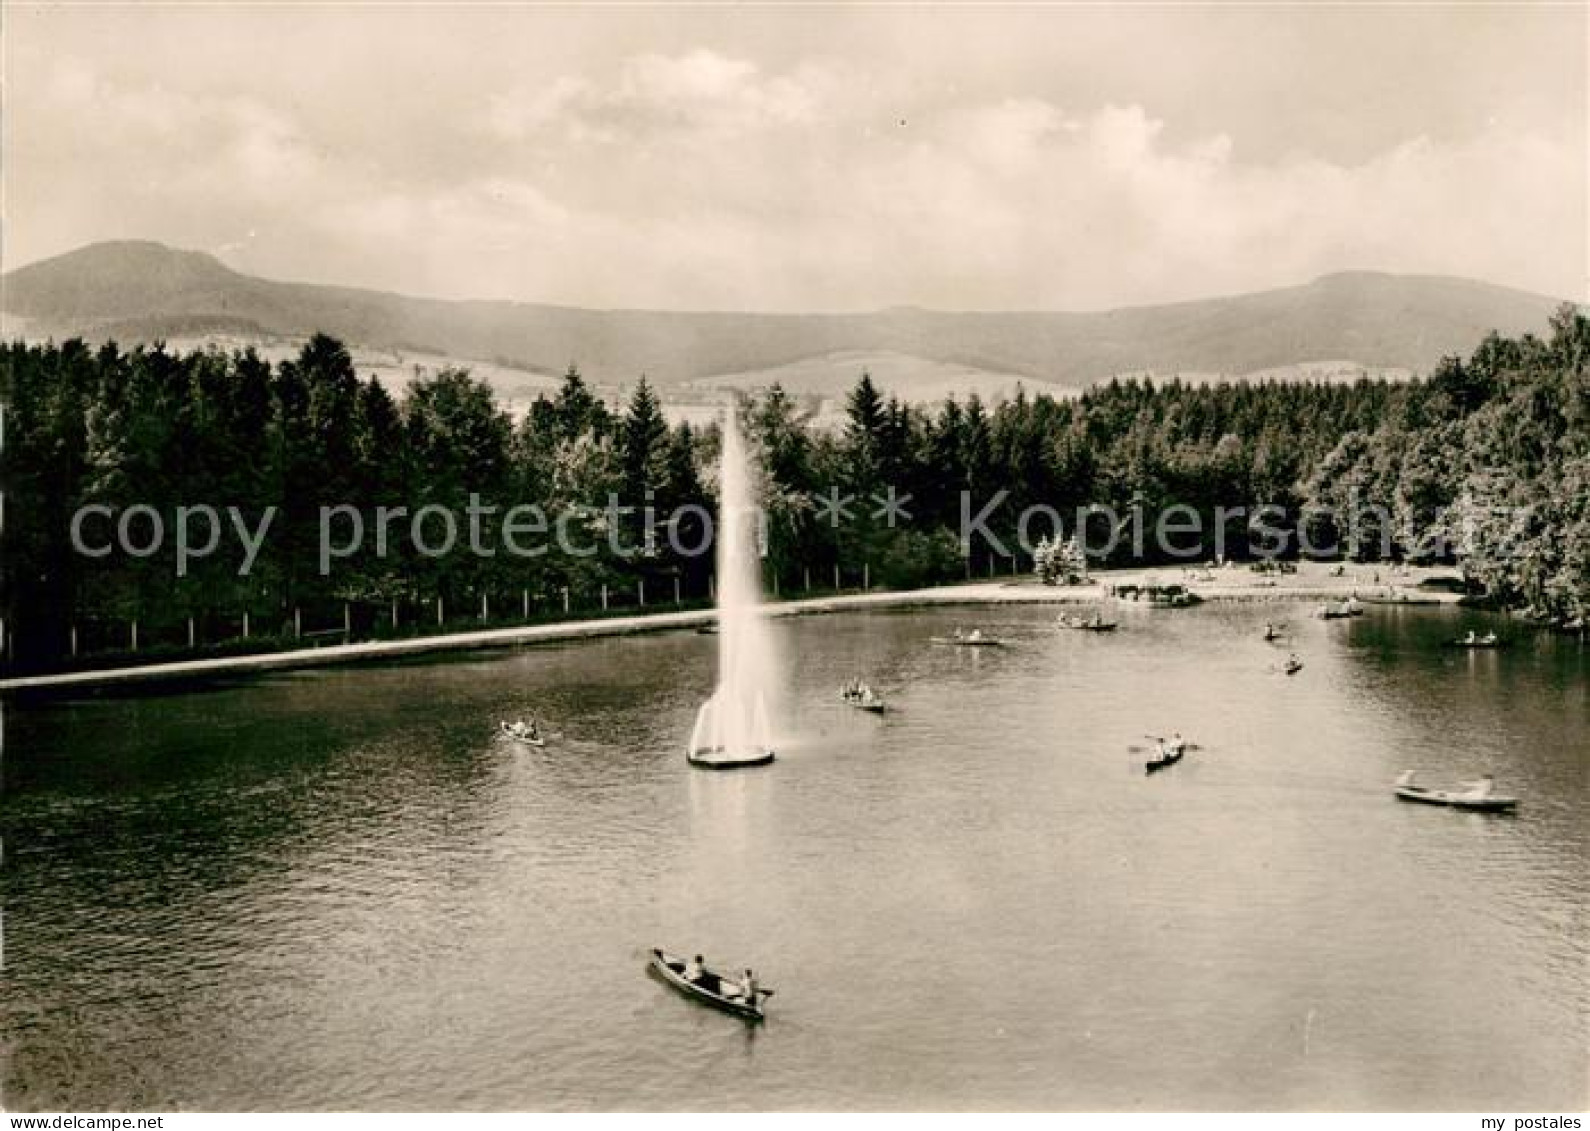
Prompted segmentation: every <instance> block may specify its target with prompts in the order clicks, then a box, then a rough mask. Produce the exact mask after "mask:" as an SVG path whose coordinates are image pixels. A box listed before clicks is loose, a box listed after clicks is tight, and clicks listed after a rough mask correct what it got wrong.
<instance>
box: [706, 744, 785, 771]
mask: <svg viewBox="0 0 1590 1131" xmlns="http://www.w3.org/2000/svg"><path fill="white" fill-rule="evenodd" d="M773 757H774V755H773V751H771V750H768V749H766V748H756V749H751V750H747V751H745V752H744V753H743V754H736V755H731V754H729V752H728V751H727V750H725V749H724V748H723V747H721V746H719V747H715V748H713V749H706V748H702V749H700V750H687V751H685V761H687V762H689V763H690V764H691V765H692V766H695V767H697V768H699V769H703V770H742V769H747V768H749V767H751V766H766V765H768V764H770V763H771V762H772V761H773Z"/></svg>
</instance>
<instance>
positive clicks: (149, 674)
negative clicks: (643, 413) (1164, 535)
mask: <svg viewBox="0 0 1590 1131" xmlns="http://www.w3.org/2000/svg"><path fill="white" fill-rule="evenodd" d="M1210 572H1211V573H1213V575H1214V578H1215V579H1214V580H1212V581H1198V580H1190V579H1189V578H1188V577H1187V576H1186V571H1184V570H1181V569H1169V568H1160V569H1147V570H1144V569H1124V570H1111V571H1107V572H1100V573H1096V574H1094V578H1095V580H1094V582H1093V583H1092V584H1089V585H1072V586H1049V585H1043V584H1041V583H1040V582H1038V581H1037V580H1036V579H1034V578H1032V577H1030V576H1027V577H1023V578H1020V579H1006V580H986V581H968V582H958V583H955V584H953V585H942V586H935V587H931V588H927V589H900V590H879V591H875V592H868V593H841V594H835V595H832V596H827V597H804V598H795V599H792V600H787V601H779V602H775V603H770V604H767V605H765V606H764V608H765V609H766V611H767V615H768V616H769V617H770V618H783V617H798V616H822V615H826V614H829V613H839V612H855V611H864V610H868V609H888V608H902V609H909V608H931V607H934V606H951V605H986V606H997V605H1089V604H1098V603H1100V602H1105V601H1109V600H1111V598H1110V596H1109V595H1108V592H1107V589H1108V587H1111V586H1123V585H1172V584H1174V585H1183V586H1185V587H1186V588H1188V589H1189V590H1190V591H1191V592H1193V593H1195V594H1196V595H1197V596H1198V597H1199V598H1200V599H1201V600H1202V601H1205V602H1218V601H1238V602H1245V603H1253V604H1258V603H1262V602H1266V601H1273V602H1276V603H1280V602H1291V601H1329V600H1342V599H1345V598H1347V597H1350V596H1352V595H1353V594H1354V593H1357V594H1358V595H1360V596H1366V595H1370V594H1374V593H1379V592H1384V591H1386V590H1390V589H1395V590H1397V591H1399V592H1410V591H1417V592H1418V595H1419V597H1420V600H1421V603H1423V602H1426V601H1430V600H1434V601H1435V602H1438V603H1439V604H1442V605H1451V604H1455V603H1456V602H1457V600H1458V597H1457V594H1455V593H1446V592H1440V591H1432V590H1420V589H1418V586H1419V583H1420V582H1421V581H1423V580H1425V579H1426V578H1429V577H1434V576H1449V575H1450V571H1449V570H1440V569H1409V570H1408V571H1407V572H1406V573H1405V574H1401V575H1397V576H1391V575H1390V571H1389V570H1384V569H1382V570H1375V569H1373V568H1372V567H1363V566H1353V567H1349V569H1348V570H1347V572H1346V573H1344V574H1343V575H1342V576H1340V577H1333V576H1330V574H1329V572H1328V570H1327V567H1325V566H1324V565H1322V564H1320V563H1313V562H1305V563H1299V566H1298V571H1297V572H1296V573H1295V574H1283V575H1280V576H1277V577H1273V578H1272V577H1268V576H1264V575H1260V574H1256V573H1254V572H1252V571H1251V570H1249V569H1246V568H1240V569H1238V568H1227V569H1220V570H1214V571H1210ZM1377 574H1386V575H1387V577H1388V579H1387V580H1381V581H1378V582H1377V581H1376V580H1374V578H1375V576H1376V575H1377ZM1414 607H1419V606H1414ZM717 617H718V614H717V611H716V610H715V609H690V610H677V611H672V612H668V611H659V612H655V613H636V614H634V615H631V616H616V617H597V618H592V619H589V620H565V621H556V622H553V623H551V624H539V625H519V626H514V627H509V628H487V629H478V630H475V631H470V632H450V633H445V634H441V635H437V636H419V637H413V638H410V639H403V640H371V641H365V642H363V643H357V644H328V645H326V646H324V647H318V648H295V649H291V650H288V651H281V652H252V653H247V654H244V655H236V656H217V657H213V658H210V659H198V660H175V661H170V662H166V663H158V664H143V665H138V666H132V667H120V668H88V669H84V670H82V671H75V672H56V673H50V674H46V675H34V676H15V677H12V678H9V679H0V695H4V694H6V693H10V692H18V691H58V690H60V691H64V690H72V689H84V690H88V689H94V688H98V687H108V686H117V685H123V684H138V683H158V682H164V681H180V680H186V679H206V678H209V677H213V676H225V675H231V674H248V673H254V672H275V671H289V670H299V669H304V668H314V667H326V666H330V665H335V664H350V663H360V662H364V661H370V660H377V661H379V660H386V659H400V658H407V657H411V656H420V655H426V654H430V653H443V652H467V651H476V650H483V649H488V648H512V647H516V646H520V645H526V644H544V643H556V642H559V641H564V640H582V639H596V638H600V637H606V636H632V635H637V634H640V633H650V632H670V631H676V630H679V629H687V628H688V629H694V628H700V627H702V626H704V625H710V624H713V623H715V622H716V621H717Z"/></svg>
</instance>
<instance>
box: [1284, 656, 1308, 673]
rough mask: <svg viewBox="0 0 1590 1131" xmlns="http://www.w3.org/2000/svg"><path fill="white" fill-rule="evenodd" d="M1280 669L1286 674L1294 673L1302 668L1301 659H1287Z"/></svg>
mask: <svg viewBox="0 0 1590 1131" xmlns="http://www.w3.org/2000/svg"><path fill="white" fill-rule="evenodd" d="M1281 670H1282V671H1283V672H1285V673H1286V674H1287V675H1296V674H1297V673H1298V672H1300V671H1302V670H1303V661H1302V660H1288V661H1287V662H1286V666H1285V667H1283V668H1282V669H1281Z"/></svg>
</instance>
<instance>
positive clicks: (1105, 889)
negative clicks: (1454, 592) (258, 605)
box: [0, 605, 1590, 1111]
mask: <svg viewBox="0 0 1590 1131" xmlns="http://www.w3.org/2000/svg"><path fill="white" fill-rule="evenodd" d="M1280 608H1281V607H1279V606H1274V605H1271V606H1267V607H1261V606H1240V605H1210V606H1205V607H1203V608H1200V609H1196V610H1190V611H1184V612H1155V611H1149V610H1142V611H1135V610H1128V611H1127V612H1126V613H1125V614H1124V622H1125V623H1124V624H1123V627H1122V629H1121V631H1119V632H1117V633H1114V634H1113V635H1105V636H1095V635H1093V634H1086V633H1078V632H1056V631H1055V630H1054V629H1053V628H1052V627H1051V624H1052V618H1053V615H1054V612H1053V610H1052V609H1049V610H1045V609H1040V608H1021V607H1004V608H997V609H984V610H966V609H963V610H956V611H944V612H913V613H905V612H894V613H889V612H879V613H870V614H849V615H842V616H830V617H822V618H810V619H803V620H789V621H781V622H778V623H777V625H776V628H775V632H776V634H777V636H778V639H779V641H780V644H781V647H782V649H783V651H784V653H785V655H786V657H787V659H788V663H789V669H790V671H789V702H788V706H789V707H790V708H792V714H793V715H794V716H795V717H796V718H797V720H798V727H797V732H796V733H795V734H794V735H792V736H791V737H790V738H789V739H788V740H787V741H786V742H784V743H783V744H782V745H781V753H780V760H779V762H778V763H777V764H776V765H774V766H772V767H769V768H767V769H764V770H753V771H745V772H741V773H738V774H723V775H714V774H709V773H703V772H700V771H692V770H691V769H689V768H688V767H687V766H686V765H685V762H684V758H683V750H682V746H683V743H684V741H685V738H686V736H687V734H688V733H689V730H690V725H691V721H692V717H693V715H694V712H695V709H696V706H697V704H698V703H699V702H700V701H701V699H702V698H703V696H704V695H705V694H706V693H707V692H708V691H709V690H710V686H711V684H712V681H713V664H714V642H713V640H712V639H711V638H710V637H702V636H697V635H695V634H693V633H674V634H667V635H657V636H647V637H636V638H631V639H624V640H616V639H615V640H607V641H595V642H583V643H572V644H568V645H561V646H553V647H545V646H544V647H538V648H534V649H526V650H522V651H517V652H499V653H492V654H485V655H473V656H468V657H462V658H456V659H453V660H451V661H449V662H442V663H435V662H428V663H425V664H412V665H392V666H384V667H367V668H344V669H328V670H324V671H317V672H308V673H298V674H291V675H278V676H273V677H269V678H263V679H259V680H254V681H249V682H244V683H240V684H237V685H234V686H230V687H224V688H212V689H207V690H199V691H189V692H183V693H173V694H168V695H160V696H150V697H143V698H120V699H119V698H100V699H89V700H80V701H75V702H71V703H55V704H15V703H13V704H8V705H7V707H6V719H5V722H6V731H5V767H4V770H5V783H4V784H5V800H4V805H5V808H4V833H5V844H4V847H5V858H4V869H3V876H0V885H3V886H0V896H3V899H4V912H5V918H4V927H5V953H4V972H3V976H0V998H3V1001H0V1015H3V1020H4V1025H3V1028H4V1040H5V1045H4V1055H5V1060H6V1063H5V1066H4V1069H3V1079H4V1088H5V1096H4V1098H5V1102H6V1104H7V1105H8V1106H9V1107H11V1108H13V1109H28V1108H33V1109H37V1108H64V1109H68V1110H71V1109H78V1110H82V1109H89V1108H111V1109H148V1108H190V1109H239V1108H241V1109H249V1108H261V1109H280V1108H286V1109H299V1108H313V1109H349V1108H354V1109H358V1108H375V1109H393V1108H397V1109H402V1108H464V1109H496V1108H503V1109H514V1108H614V1107H617V1108H645V1109H655V1108H698V1107H706V1108H714V1109H716V1108H723V1109H738V1108H775V1109H779V1108H813V1107H840V1108H897V1107H904V1108H927V1107H947V1108H979V1107H991V1108H1032V1107H1058V1108H1104V1109H1135V1108H1146V1109H1166V1108H1171V1109H1177V1108H1199V1109H1204V1108H1213V1109H1225V1108H1235V1109H1247V1108H1304V1109H1309V1108H1358V1107H1364V1108H1392V1109H1397V1108H1409V1109H1468V1110H1475V1109H1481V1108H1484V1109H1497V1110H1508V1109H1513V1110H1520V1109H1521V1110H1535V1111H1539V1110H1551V1109H1558V1108H1574V1109H1581V1108H1583V1107H1584V1105H1585V1103H1586V1099H1587V1094H1586V1049H1587V1047H1590V1046H1587V1031H1586V1026H1587V1020H1586V1019H1587V1014H1590V986H1587V970H1590V936H1587V932H1586V922H1585V912H1586V902H1587V895H1590V868H1587V866H1586V865H1587V859H1586V847H1587V846H1586V820H1585V808H1586V800H1587V793H1590V774H1587V770H1590V708H1587V701H1586V696H1587V691H1586V689H1587V664H1586V654H1585V651H1584V650H1583V648H1582V647H1581V646H1580V645H1579V644H1578V643H1576V642H1573V641H1570V640H1566V639H1553V638H1549V637H1545V636H1539V637H1537V636H1534V635H1532V634H1527V633H1525V634H1521V635H1520V638H1519V644H1518V646H1516V647H1514V648H1513V649H1511V650H1509V651H1506V652H1502V653H1473V654H1466V653H1460V652H1455V651H1451V650H1444V649H1442V648H1441V647H1440V646H1439V645H1440V642H1441V640H1442V639H1444V638H1446V637H1449V636H1451V635H1453V634H1454V633H1455V632H1457V631H1458V630H1460V629H1464V628H1468V627H1478V628H1481V629H1483V628H1484V627H1487V622H1486V621H1485V619H1484V618H1483V617H1481V616H1479V615H1475V614H1466V613H1460V612H1456V611H1448V610H1430V609H1404V610H1385V609H1376V610H1372V611H1371V613H1370V615H1369V616H1367V617H1365V618H1363V619H1361V620H1358V621H1355V622H1351V623H1346V622H1334V623H1330V624H1326V623H1321V622H1318V621H1312V620H1309V619H1307V609H1306V608H1305V607H1303V606H1288V607H1286V608H1285V611H1284V615H1285V616H1287V617H1288V618H1289V619H1290V621H1291V623H1292V626H1293V628H1294V632H1295V637H1294V640H1293V643H1292V647H1293V648H1295V650H1296V651H1297V652H1298V653H1299V654H1300V655H1301V656H1302V658H1303V659H1304V660H1305V661H1306V663H1307V667H1306V668H1305V669H1304V671H1303V672H1302V673H1301V674H1299V675H1298V676H1296V677H1293V678H1287V677H1285V676H1283V675H1281V674H1279V673H1278V672H1277V671H1276V670H1275V666H1276V664H1277V662H1278V661H1279V660H1280V659H1283V658H1284V653H1282V652H1278V651H1277V650H1276V649H1275V648H1273V647H1271V646H1269V645H1266V644H1265V643H1263V642H1262V640H1260V639H1259V634H1260V629H1261V626H1262V624H1263V622H1264V620H1265V619H1266V618H1273V617H1276V616H1278V615H1283V614H1282V613H1281V612H1280V611H1279V610H1280ZM973 624H977V625H981V626H982V627H983V628H984V629H985V630H986V629H989V628H993V629H997V630H998V631H999V632H1001V633H1003V634H1006V635H1008V638H1009V640H1010V647H1008V648H1005V649H1002V650H992V649H956V648H942V647H931V646H929V645H928V643H927V640H928V637H929V636H930V635H932V634H934V633H940V632H945V631H947V630H949V629H952V628H953V627H955V626H956V625H966V626H968V627H970V626H971V625H973ZM1504 631H1510V632H1511V631H1516V630H1513V629H1508V628H1505V626H1504ZM850 675H857V676H865V677H867V678H870V679H871V680H872V681H873V682H874V683H875V685H876V686H878V687H879V688H880V689H881V690H882V691H883V692H884V693H885V694H886V695H887V696H888V697H889V699H890V701H891V702H892V703H893V704H894V705H896V706H897V707H898V710H897V711H896V712H895V713H892V714H890V715H888V716H885V717H883V718H881V719H880V718H875V717H872V716H869V715H864V714H861V713H859V712H855V711H851V710H848V709H846V708H844V707H842V706H841V705H840V704H839V703H838V702H837V701H836V698H835V693H836V689H837V687H838V685H839V683H840V682H841V681H842V680H843V679H845V678H846V677H848V676H850ZM531 710H538V711H540V712H541V713H542V714H543V715H545V716H546V717H548V718H550V719H551V720H552V722H553V729H554V730H558V731H561V732H563V737H562V738H561V739H560V740H558V741H556V742H555V743H553V744H552V745H550V746H549V747H548V748H546V749H544V750H535V751H515V750H513V749H510V748H507V747H505V746H503V745H501V744H499V743H497V742H495V741H493V737H492V735H493V731H494V729H495V727H496V724H497V720H498V719H499V718H505V717H512V716H515V715H518V714H521V713H527V712H529V711H531ZM1172 729H1180V730H1181V731H1183V732H1184V733H1185V734H1186V735H1187V736H1188V737H1189V738H1191V739H1192V740H1194V741H1196V742H1198V743H1200V744H1202V746H1203V749H1202V750H1199V751H1197V752H1195V753H1193V754H1190V755H1189V756H1188V757H1187V758H1186V759H1185V760H1184V761H1183V762H1182V763H1181V764H1180V765H1179V766H1176V767H1175V768H1173V769H1171V770H1169V771H1167V772H1164V773H1161V774H1157V775H1155V776H1154V777H1152V778H1148V777H1146V776H1145V775H1144V773H1143V770H1142V765H1141V755H1138V754H1133V753H1131V752H1129V751H1128V746H1129V745H1131V744H1134V743H1142V742H1143V735H1144V733H1145V732H1155V731H1169V730H1172ZM1405 767H1416V768H1419V769H1420V770H1421V771H1423V776H1424V778H1425V780H1426V781H1427V782H1429V783H1430V784H1440V783H1442V782H1445V781H1448V780H1455V779H1458V778H1461V777H1466V776H1470V775H1472V774H1473V773H1476V772H1480V771H1483V770H1485V769H1490V770H1491V771H1493V772H1494V773H1495V774H1496V777H1497V780H1498V786H1499V788H1500V789H1502V790H1504V791H1506V792H1516V793H1518V794H1520V795H1521V796H1522V797H1523V799H1524V803H1523V807H1522V809H1521V811H1520V812H1519V814H1518V815H1517V816H1515V817H1485V816H1477V815H1465V814H1461V813H1455V812H1450V811H1446V810H1442V809H1435V808H1429V807H1425V806H1417V805H1408V804H1402V803H1399V802H1397V801H1395V800H1394V799H1393V798H1392V796H1391V793H1390V789H1389V783H1390V782H1391V780H1392V778H1393V777H1394V776H1395V775H1396V774H1397V773H1398V772H1399V771H1400V770H1402V769H1403V768H1405ZM653 944H661V945H666V946H668V947H670V948H673V949H678V950H701V951H704V952H705V953H706V954H707V956H708V958H709V961H710V960H712V959H719V960H722V961H724V962H726V963H736V964H742V963H751V964H753V965H755V966H756V967H757V969H758V971H759V973H760V974H761V976H762V977H763V979H764V981H765V982H766V983H767V984H769V985H771V986H773V987H775V988H776V990H777V994H776V996H775V997H774V998H773V999H772V1001H771V1003H770V1009H769V1012H770V1017H769V1020H768V1022H767V1023H766V1024H765V1025H764V1026H762V1027H760V1028H759V1029H752V1028H748V1027H747V1026H745V1025H743V1024H742V1023H740V1022H738V1021H736V1020H734V1019H732V1018H730V1017H727V1016H724V1015H722V1014H718V1013H716V1012H714V1011H711V1010H708V1009H705V1008H702V1007H700V1006H698V1005H695V1004H693V1003H691V1002H688V1001H685V1000H684V999H682V998H681V997H679V996H678V995H677V994H675V993H673V992H672V991H670V990H669V989H667V988H665V987H663V986H662V985H660V984H658V983H657V982H655V981H653V980H651V979H649V978H647V977H646V976H645V974H644V972H643V964H644V956H645V953H646V948H647V947H649V946H651V945H653Z"/></svg>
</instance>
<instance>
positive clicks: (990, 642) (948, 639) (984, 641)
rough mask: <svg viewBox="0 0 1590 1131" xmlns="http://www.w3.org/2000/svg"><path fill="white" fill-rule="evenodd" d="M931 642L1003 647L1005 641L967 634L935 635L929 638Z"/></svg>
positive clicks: (979, 646) (976, 646) (972, 646)
mask: <svg viewBox="0 0 1590 1131" xmlns="http://www.w3.org/2000/svg"><path fill="white" fill-rule="evenodd" d="M930 642H931V643H933V644H957V645H962V646H964V647H967V648H1003V647H1004V646H1005V642H1004V641H1003V640H1000V639H999V638H998V637H995V636H979V637H978V638H977V639H975V640H973V639H972V638H971V637H969V636H935V637H932V638H931V641H930Z"/></svg>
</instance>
